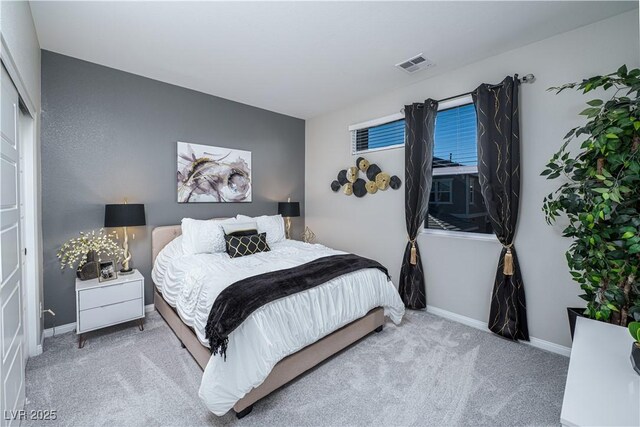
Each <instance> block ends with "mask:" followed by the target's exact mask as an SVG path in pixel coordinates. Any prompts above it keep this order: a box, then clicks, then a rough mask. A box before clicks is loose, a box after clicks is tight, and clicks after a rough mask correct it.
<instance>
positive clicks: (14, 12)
mask: <svg viewBox="0 0 640 427" xmlns="http://www.w3.org/2000/svg"><path fill="white" fill-rule="evenodd" d="M0 4H1V6H0V32H1V33H2V45H3V46H2V61H3V62H4V63H5V65H6V67H7V70H8V71H9V73H10V75H11V78H12V79H13V80H14V83H15V85H16V87H17V88H18V92H19V93H20V97H21V98H22V99H23V101H24V102H25V103H26V104H27V106H28V108H29V109H30V112H31V113H32V115H33V117H31V118H28V119H25V120H21V123H20V132H21V142H24V144H23V145H21V150H22V153H21V157H22V159H23V181H22V183H23V191H22V194H23V196H22V201H23V213H24V224H25V226H24V227H23V235H24V241H25V246H26V248H27V250H28V254H27V257H26V263H27V264H26V268H25V271H24V275H25V276H24V277H25V284H26V287H25V291H26V298H25V303H26V319H25V324H26V327H27V331H26V332H27V344H28V352H29V355H31V356H33V355H35V354H38V353H39V352H41V351H42V348H41V345H40V343H41V339H42V322H41V320H40V301H41V296H42V222H41V215H40V211H41V208H40V199H41V186H40V105H41V103H40V98H41V96H40V44H39V42H38V37H37V34H36V29H35V26H34V24H33V18H32V16H31V8H30V6H29V3H28V2H24V1H19V2H12V1H2V2H0Z"/></svg>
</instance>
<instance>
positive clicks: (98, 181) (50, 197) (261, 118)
mask: <svg viewBox="0 0 640 427" xmlns="http://www.w3.org/2000/svg"><path fill="white" fill-rule="evenodd" d="M203 78H215V71H214V70H212V73H211V76H203ZM264 84H266V85H268V84H269V82H264ZM274 96H278V94H274ZM177 141H184V142H193V143H198V144H205V145H216V146H222V147H231V148H238V149H242V150H250V151H251V152H252V167H253V171H252V175H253V202H251V203H193V204H179V203H177V202H176V142H177ZM304 170H305V122H304V120H301V119H297V118H293V117H289V116H285V115H282V114H278V113H274V112H270V111H266V110H262V109H259V108H255V107H251V106H248V105H245V104H240V103H237V102H233V101H229V100H226V99H222V98H218V97H215V96H211V95H206V94H204V93H200V92H196V91H193V90H189V89H185V88H182V87H178V86H174V85H170V84H167V83H162V82H159V81H156V80H151V79H148V78H145V77H140V76H137V75H134V74H130V73H126V72H123V71H119V70H115V69H112V68H108V67H104V66H101V65H97V64H93V63H90V62H86V61H82V60H78V59H75V58H71V57H68V56H64V55H60V54H56V53H53V52H49V51H42V227H43V250H44V252H43V256H44V307H45V308H51V309H53V310H54V311H55V312H56V317H55V323H56V324H57V325H62V324H67V323H71V322H75V280H74V277H75V273H74V272H73V271H71V270H68V269H67V270H64V271H61V270H60V265H59V263H58V260H57V258H56V252H57V250H58V248H59V247H60V245H61V244H62V243H64V242H65V241H66V240H67V239H69V238H72V237H74V236H77V235H78V232H80V231H88V230H97V229H99V228H101V226H102V225H103V221H104V205H105V204H107V203H122V202H123V201H124V198H125V197H126V198H127V199H128V201H129V202H130V203H144V204H145V208H146V215H147V226H146V227H135V228H131V229H130V232H131V233H135V239H134V240H133V242H132V245H131V252H132V254H133V266H134V267H135V268H138V269H140V271H141V272H142V274H143V275H144V276H145V280H146V283H145V288H146V291H145V299H146V302H145V304H151V303H152V301H153V293H152V290H153V287H152V283H151V277H150V273H151V267H152V266H151V230H152V229H153V228H154V227H156V226H160V225H170V224H179V223H180V220H181V219H182V218H183V217H190V218H200V219H207V218H213V217H225V216H234V215H236V214H238V213H241V214H245V215H262V214H275V213H276V211H277V202H278V201H285V200H286V199H287V197H291V199H292V200H294V201H300V204H301V211H302V212H301V214H302V217H301V218H296V219H294V220H293V234H294V237H295V236H296V235H298V236H299V235H300V234H301V233H302V230H303V228H304V199H305V197H304V176H305V171H304ZM52 325H53V323H52V321H51V319H47V323H46V325H45V327H51V326H52Z"/></svg>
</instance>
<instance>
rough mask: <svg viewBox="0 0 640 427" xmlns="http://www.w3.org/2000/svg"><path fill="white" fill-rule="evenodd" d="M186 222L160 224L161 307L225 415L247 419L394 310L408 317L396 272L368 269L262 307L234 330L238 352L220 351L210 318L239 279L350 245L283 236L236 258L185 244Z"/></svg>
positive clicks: (156, 258) (157, 287)
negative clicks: (392, 275)
mask: <svg viewBox="0 0 640 427" xmlns="http://www.w3.org/2000/svg"><path fill="white" fill-rule="evenodd" d="M180 239H182V236H181V226H180V225H175V226H163V227H157V228H155V229H154V230H153V232H152V261H153V271H152V278H153V283H154V303H155V308H156V310H157V311H158V312H159V313H160V315H161V316H162V317H163V318H164V320H165V321H166V323H167V324H168V325H169V327H170V328H171V329H172V330H173V332H174V333H175V334H176V336H177V337H178V339H179V340H180V342H181V343H182V346H183V347H185V348H186V349H187V350H188V351H189V352H190V353H191V355H192V356H193V357H194V359H195V360H196V362H197V363H198V364H199V366H200V367H201V368H202V369H203V370H204V373H203V378H202V382H201V386H200V390H199V396H200V398H201V399H202V400H203V402H204V403H205V405H206V406H207V408H208V409H209V410H210V411H211V412H213V413H214V414H216V415H223V414H225V413H227V412H228V411H229V410H230V409H233V410H234V411H235V412H236V415H237V416H238V418H242V417H243V416H245V415H247V414H248V413H249V412H251V410H252V408H253V404H254V403H255V402H256V401H258V400H259V399H261V398H263V397H265V396H266V395H268V394H269V393H271V392H272V391H274V390H276V389H278V388H279V387H281V386H282V385H284V384H286V383H288V382H289V381H291V380H293V379H294V378H296V377H297V376H299V375H300V374H302V373H304V372H305V371H307V370H309V369H310V368H312V367H314V366H316V365H317V364H319V363H321V362H322V361H324V360H325V359H327V358H328V357H330V356H332V355H334V354H335V353H337V352H339V351H340V350H342V349H344V348H346V347H348V346H349V345H350V344H353V343H354V342H356V341H358V340H360V339H361V338H363V337H365V336H366V335H368V334H370V333H372V332H374V331H378V332H379V331H381V330H382V327H383V325H384V322H385V315H386V316H387V317H389V318H390V319H391V320H392V321H393V322H394V323H399V322H400V320H401V319H402V316H403V314H404V306H403V304H402V302H401V300H400V298H399V296H398V293H397V291H396V289H395V287H394V286H393V284H392V283H391V281H390V280H388V278H387V277H386V276H385V275H384V274H383V273H381V272H380V271H378V270H374V269H367V270H360V271H357V272H354V273H350V274H347V275H344V276H340V277H338V278H336V279H334V280H331V281H329V282H327V283H325V284H323V285H320V286H318V287H315V288H313V289H309V290H306V291H304V292H300V293H298V294H295V295H290V296H288V297H285V298H281V299H279V300H276V301H273V302H271V303H269V304H266V305H264V306H263V307H261V308H260V309H258V310H256V311H255V312H254V313H252V314H251V316H250V317H249V318H247V319H246V320H245V321H244V322H243V323H242V324H241V325H240V327H238V328H237V329H236V330H235V331H234V332H233V333H232V334H230V335H229V350H228V354H229V357H228V358H226V360H225V358H222V357H220V356H219V355H218V356H213V355H211V352H210V349H209V344H208V341H207V339H206V337H205V332H204V331H205V326H206V320H207V317H208V314H209V311H210V310H211V307H212V304H213V301H214V300H215V297H216V296H217V295H218V294H219V293H220V292H221V290H222V289H224V288H225V287H227V286H229V285H230V284H232V283H234V282H236V281H238V280H240V279H243V278H245V277H250V276H254V275H258V274H260V273H263V272H268V271H275V270H280V269H285V268H289V267H292V266H296V265H300V264H304V263H306V262H308V261H310V260H313V259H316V258H319V257H322V256H327V255H333V254H341V253H342V252H339V251H335V250H332V249H329V248H327V247H325V246H322V245H313V244H307V243H303V242H298V241H292V240H283V241H281V242H278V243H276V244H272V245H271V251H270V252H264V253H260V254H255V255H251V256H246V257H241V258H234V259H231V258H229V256H228V255H227V254H226V253H205V254H195V255H193V254H188V255H185V254H184V253H182V251H181V244H180Z"/></svg>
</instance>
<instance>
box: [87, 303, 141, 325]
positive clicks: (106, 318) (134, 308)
mask: <svg viewBox="0 0 640 427" xmlns="http://www.w3.org/2000/svg"><path fill="white" fill-rule="evenodd" d="M142 316H144V304H143V303H142V298H138V299H134V300H131V301H125V302H121V303H118V304H111V305H105V306H103V307H96V308H92V309H90V310H83V311H81V312H80V319H79V325H78V333H82V332H87V331H91V330H93V329H99V328H103V327H105V326H109V325H115V324H117V323H122V322H125V321H127V320H133V319H137V318H140V317H142Z"/></svg>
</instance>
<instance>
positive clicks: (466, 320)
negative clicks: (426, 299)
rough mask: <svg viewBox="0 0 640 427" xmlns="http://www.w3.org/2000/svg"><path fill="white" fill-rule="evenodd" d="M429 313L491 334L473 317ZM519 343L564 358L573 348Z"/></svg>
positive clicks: (431, 309) (541, 342) (439, 311)
mask: <svg viewBox="0 0 640 427" xmlns="http://www.w3.org/2000/svg"><path fill="white" fill-rule="evenodd" d="M427 312H428V313H431V314H435V315H436V316H440V317H443V318H445V319H448V320H453V321H454V322H458V323H462V324H463V325H467V326H471V327H472V328H476V329H480V330H481V331H485V332H490V331H489V328H488V327H487V324H486V323H485V322H481V321H480V320H476V319H472V318H471V317H467V316H463V315H461V314H457V313H453V312H451V311H447V310H443V309H441V308H438V307H433V306H428V307H427ZM518 342H519V343H522V344H526V345H530V346H531V347H536V348H540V349H542V350H546V351H550V352H551V353H556V354H560V355H562V356H566V357H569V356H570V355H571V348H570V347H565V346H563V345H559V344H556V343H552V342H551V341H546V340H541V339H539V338H535V337H529V342H527V341H518Z"/></svg>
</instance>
